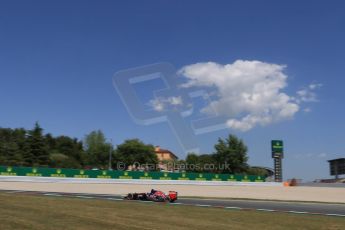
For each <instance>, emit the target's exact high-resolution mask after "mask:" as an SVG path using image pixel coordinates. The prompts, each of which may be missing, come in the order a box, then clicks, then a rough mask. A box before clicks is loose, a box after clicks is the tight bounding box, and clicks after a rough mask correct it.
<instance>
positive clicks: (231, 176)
mask: <svg viewBox="0 0 345 230" xmlns="http://www.w3.org/2000/svg"><path fill="white" fill-rule="evenodd" d="M228 181H236V178H235V176H234V175H230V178H229V179H228Z"/></svg>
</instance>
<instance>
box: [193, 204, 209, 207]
mask: <svg viewBox="0 0 345 230" xmlns="http://www.w3.org/2000/svg"><path fill="white" fill-rule="evenodd" d="M195 206H198V207H211V205H209V204H196V205H195Z"/></svg>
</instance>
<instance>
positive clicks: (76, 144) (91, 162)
mask: <svg viewBox="0 0 345 230" xmlns="http://www.w3.org/2000/svg"><path fill="white" fill-rule="evenodd" d="M110 160H111V165H112V167H113V168H115V169H116V166H117V163H118V162H124V163H125V164H126V165H130V163H133V162H139V163H141V164H144V163H150V164H157V163H158V160H157V157H156V155H155V153H154V146H153V145H147V144H144V143H143V142H142V141H140V140H138V139H131V140H126V141H125V142H124V143H122V144H120V145H118V146H117V148H116V149H114V148H113V146H112V144H111V143H110V142H108V141H107V139H106V138H105V136H104V134H103V132H102V131H100V130H98V131H92V132H91V133H90V134H88V135H86V137H85V139H84V140H83V141H80V140H78V139H76V138H70V137H68V136H58V137H53V136H52V135H51V134H49V133H48V134H44V133H43V129H42V128H41V127H40V125H39V124H38V123H36V124H35V127H34V128H33V129H32V130H25V129H23V128H20V129H10V128H0V165H9V166H42V167H61V168H101V169H106V168H108V167H109V162H110Z"/></svg>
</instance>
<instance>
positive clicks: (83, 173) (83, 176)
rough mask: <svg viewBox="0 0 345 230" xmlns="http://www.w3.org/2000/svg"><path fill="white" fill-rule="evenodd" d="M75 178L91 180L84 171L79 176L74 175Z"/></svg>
mask: <svg viewBox="0 0 345 230" xmlns="http://www.w3.org/2000/svg"><path fill="white" fill-rule="evenodd" d="M74 177H75V178H89V175H85V171H84V170H80V171H79V175H74Z"/></svg>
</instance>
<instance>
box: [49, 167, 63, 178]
mask: <svg viewBox="0 0 345 230" xmlns="http://www.w3.org/2000/svg"><path fill="white" fill-rule="evenodd" d="M61 172H62V170H61V169H57V170H56V174H50V176H51V177H66V175H65V174H61Z"/></svg>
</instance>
